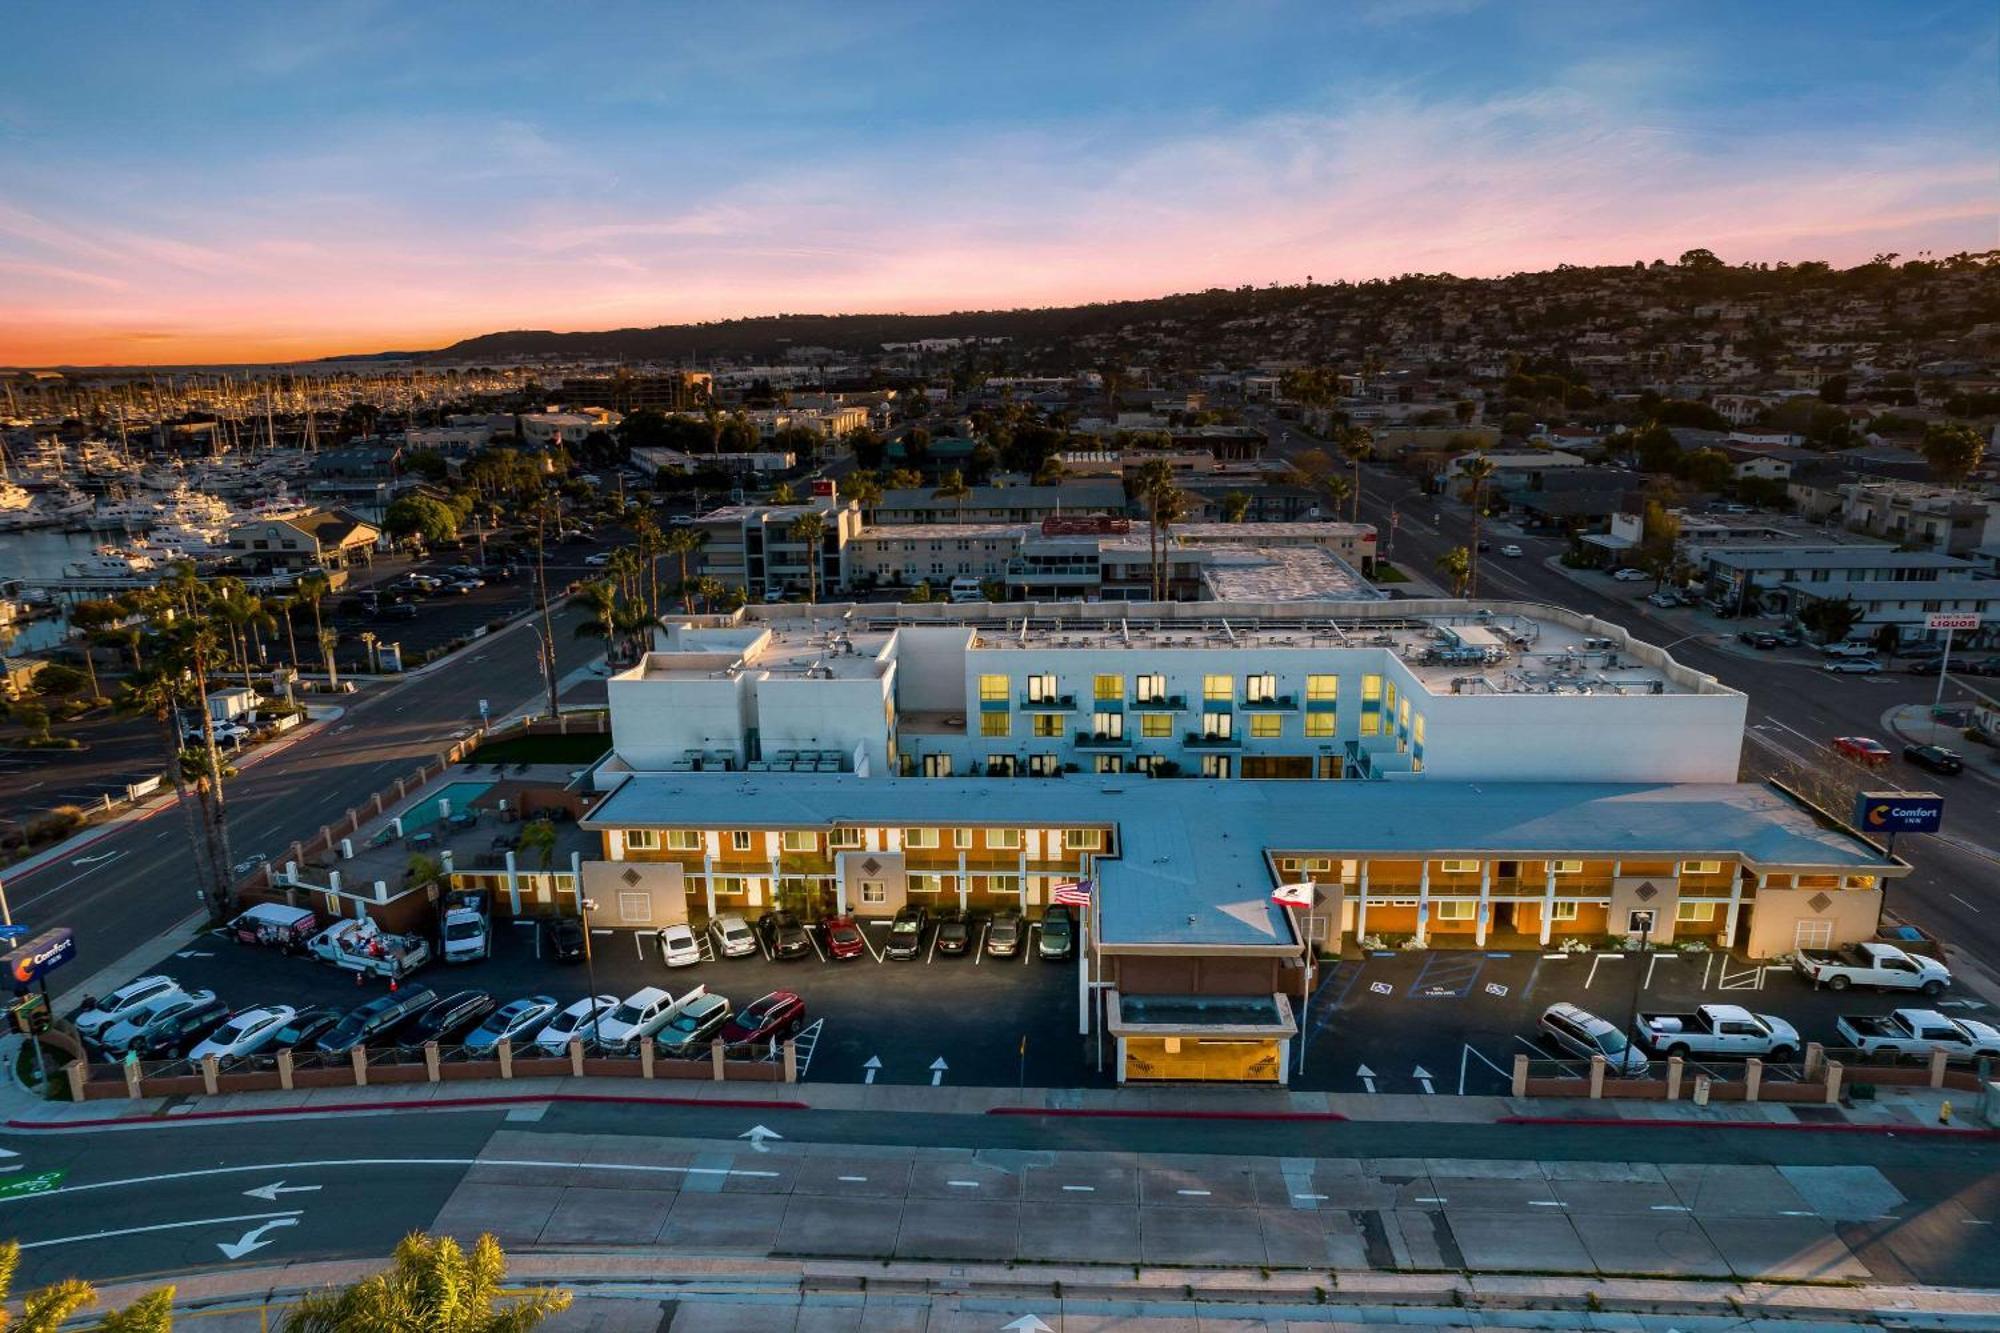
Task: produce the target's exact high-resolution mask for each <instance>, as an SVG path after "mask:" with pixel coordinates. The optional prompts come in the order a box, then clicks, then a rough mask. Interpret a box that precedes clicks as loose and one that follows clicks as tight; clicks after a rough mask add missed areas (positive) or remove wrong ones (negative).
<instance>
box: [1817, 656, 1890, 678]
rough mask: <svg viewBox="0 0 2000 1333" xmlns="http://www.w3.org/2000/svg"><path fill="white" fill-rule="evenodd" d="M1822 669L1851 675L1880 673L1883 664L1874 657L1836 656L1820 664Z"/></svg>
mask: <svg viewBox="0 0 2000 1333" xmlns="http://www.w3.org/2000/svg"><path fill="white" fill-rule="evenodd" d="M1820 670H1821V671H1837V672H1840V673H1842V674H1843V675H1849V676H1873V675H1879V674H1880V673H1881V670H1882V664H1881V663H1880V662H1878V661H1876V660H1875V659H1874V658H1872V657H1836V658H1833V659H1831V660H1830V661H1827V662H1824V663H1822V664H1821V665H1820Z"/></svg>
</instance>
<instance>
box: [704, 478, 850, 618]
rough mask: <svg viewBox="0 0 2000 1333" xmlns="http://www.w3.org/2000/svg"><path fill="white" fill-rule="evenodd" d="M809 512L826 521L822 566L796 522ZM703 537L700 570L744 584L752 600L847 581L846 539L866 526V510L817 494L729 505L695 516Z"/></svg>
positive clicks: (819, 589) (831, 586)
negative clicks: (794, 500)
mask: <svg viewBox="0 0 2000 1333" xmlns="http://www.w3.org/2000/svg"><path fill="white" fill-rule="evenodd" d="M806 514H818V515H819V516H820V518H821V519H822V520H823V521H824V523H825V530H824V534H823V536H822V537H821V540H820V546H819V566H818V570H817V572H816V573H812V574H811V577H810V578H809V577H808V574H809V572H810V565H809V559H810V557H809V554H808V552H807V550H806V546H805V543H804V542H802V541H800V540H799V539H798V538H796V537H794V536H793V535H792V533H791V526H792V524H793V523H795V522H797V521H798V519H800V518H801V517H803V516H804V515H806ZM694 528H695V529H696V531H698V532H700V533H701V534H702V537H703V545H702V547H701V550H700V552H699V554H698V555H697V557H696V562H695V572H697V573H699V574H701V575H704V576H706V577H709V578H713V579H717V580H719V581H720V582H721V583H722V585H723V586H724V587H726V588H740V589H742V590H743V592H744V594H745V595H746V596H748V597H750V598H751V599H753V600H754V599H756V598H758V597H769V598H773V599H776V598H781V597H784V596H786V595H789V594H794V593H805V592H808V591H817V592H818V593H819V594H820V595H821V596H824V595H825V594H826V593H827V592H828V591H829V590H831V589H835V588H844V587H846V586H847V578H848V575H847V544H848V543H849V542H850V541H852V540H853V538H854V536H855V534H857V533H859V532H860V531H861V509H860V506H858V505H856V504H855V503H854V502H852V501H844V500H840V499H838V498H836V497H834V496H830V495H829V496H815V497H813V498H812V499H810V500H807V501H805V502H803V503H800V504H788V505H774V504H742V505H725V506H723V507H722V508H720V509H713V510H710V511H709V512H708V513H706V514H703V515H702V516H701V517H700V518H697V519H695V520H694Z"/></svg>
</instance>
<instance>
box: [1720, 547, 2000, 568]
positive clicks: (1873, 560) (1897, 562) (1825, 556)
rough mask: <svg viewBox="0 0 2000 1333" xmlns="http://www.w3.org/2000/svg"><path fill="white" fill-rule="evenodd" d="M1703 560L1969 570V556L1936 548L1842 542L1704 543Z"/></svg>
mask: <svg viewBox="0 0 2000 1333" xmlns="http://www.w3.org/2000/svg"><path fill="white" fill-rule="evenodd" d="M1701 555H1702V558H1703V559H1704V560H1712V561H1714V562H1715V563H1716V564H1718V565H1730V566H1735V567H1744V568H1752V569H1949V570H1971V569H1973V568H1975V566H1974V565H1973V564H1972V562H1971V561H1969V560H1960V559H1959V558H1958V557H1957V556H1952V555H1941V554H1939V553H1938V552H1936V551H1899V550H1897V549H1896V548H1895V547H1893V546H1843V547H1841V548H1839V549H1838V550H1827V549H1824V548H1817V549H1813V550H1801V549H1799V548H1797V547H1791V548H1787V547H1782V546H1779V547H1771V546H1750V547H1738V546H1706V547H1703V548H1702V552H1701Z"/></svg>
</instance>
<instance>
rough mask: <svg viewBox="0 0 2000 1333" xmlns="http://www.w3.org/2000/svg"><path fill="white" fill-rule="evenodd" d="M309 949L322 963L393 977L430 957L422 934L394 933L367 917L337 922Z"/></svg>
mask: <svg viewBox="0 0 2000 1333" xmlns="http://www.w3.org/2000/svg"><path fill="white" fill-rule="evenodd" d="M306 950H307V952H309V953H311V954H312V956H313V957H315V958H317V959H319V960H320V961H321V962H322V963H332V964H333V965H334V966H335V967H344V968H346V969H347V970H348V971H350V972H360V973H363V974H364V975H369V976H377V977H388V978H389V979H390V980H392V981H395V980H399V979H401V978H403V977H407V976H408V975H410V973H412V972H414V971H416V970H417V969H418V968H420V967H422V966H423V965H424V964H425V963H428V962H429V961H430V960H431V946H430V943H429V942H428V941H427V940H425V939H423V938H422V937H421V936H417V935H392V934H390V933H389V932H387V931H385V930H383V929H382V928H381V927H380V926H377V925H376V924H375V922H374V921H373V920H371V919H369V918H366V917H364V918H362V919H361V920H359V921H338V922H335V923H334V924H333V925H331V926H328V927H327V928H326V929H325V930H322V931H321V932H320V933H319V934H317V935H315V936H313V937H312V939H311V941H310V942H309V943H308V944H307V945H306Z"/></svg>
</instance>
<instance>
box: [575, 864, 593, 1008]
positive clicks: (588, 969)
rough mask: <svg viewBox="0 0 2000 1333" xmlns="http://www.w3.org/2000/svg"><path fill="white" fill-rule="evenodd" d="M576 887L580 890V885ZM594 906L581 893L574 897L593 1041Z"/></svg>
mask: <svg viewBox="0 0 2000 1333" xmlns="http://www.w3.org/2000/svg"><path fill="white" fill-rule="evenodd" d="M578 887H579V888H581V886H580V885H579V886H578ZM595 906H597V904H596V903H594V902H592V901H591V900H590V899H588V898H586V897H584V896H583V894H582V893H580V892H579V893H578V894H577V895H576V917H577V920H578V921H579V922H580V923H581V924H582V926H583V972H584V976H585V978H586V979H587V981H588V984H589V986H590V1035H591V1037H592V1038H593V1039H595V1037H596V1036H597V963H596V960H594V959H593V958H592V957H591V948H590V909H591V908H593V907H595Z"/></svg>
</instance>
